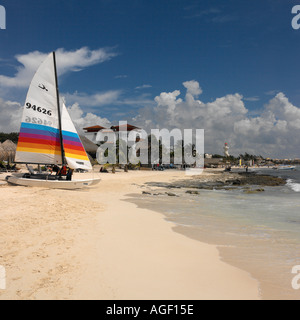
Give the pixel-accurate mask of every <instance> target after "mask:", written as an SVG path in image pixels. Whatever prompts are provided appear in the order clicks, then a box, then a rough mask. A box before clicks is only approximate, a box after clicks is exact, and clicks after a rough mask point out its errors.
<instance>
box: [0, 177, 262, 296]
mask: <svg viewBox="0 0 300 320" xmlns="http://www.w3.org/2000/svg"><path fill="white" fill-rule="evenodd" d="M99 175H100V174H97V175H95V177H99ZM88 176H89V174H79V175H78V177H79V178H81V179H83V178H85V177H88ZM4 177H5V175H3V174H2V175H0V180H1V179H3V178H4ZM100 177H101V178H102V181H101V183H100V184H99V185H98V186H95V187H93V188H88V189H85V190H77V191H64V190H49V189H39V188H25V187H12V186H0V202H1V211H0V265H2V266H4V267H5V268H6V274H7V288H6V290H0V299H1V300H4V299H13V300H15V299H106V300H107V299H115V300H120V299H122V300H123V299H129V300H132V299H141V300H146V299H151V300H152V299H156V300H161V299H171V300H173V299H184V300H187V299H189V300H198V299H260V295H259V284H258V282H257V281H256V280H255V279H253V278H251V276H250V275H249V274H248V273H246V272H245V271H242V270H240V269H237V268H235V267H233V266H230V265H228V264H226V263H224V262H222V261H221V259H220V256H219V252H218V249H217V247H216V246H213V245H208V244H205V243H202V242H199V241H196V240H193V239H190V238H188V237H186V236H184V235H181V234H179V233H176V232H174V230H173V228H174V227H175V225H174V224H173V223H171V222H168V221H166V220H165V219H164V216H163V215H162V214H160V213H157V212H155V211H152V210H148V209H139V208H138V207H137V206H136V205H135V204H133V203H130V202H127V201H124V200H126V199H127V195H128V194H134V193H139V194H141V192H142V190H143V189H142V188H141V186H142V185H143V184H144V183H145V182H167V181H172V180H175V179H183V178H185V174H184V172H179V171H165V172H152V171H134V172H129V173H124V172H118V173H116V174H115V175H114V174H102V175H101V176H100Z"/></svg>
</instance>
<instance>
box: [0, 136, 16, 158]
mask: <svg viewBox="0 0 300 320" xmlns="http://www.w3.org/2000/svg"><path fill="white" fill-rule="evenodd" d="M2 148H3V149H4V151H5V152H6V154H7V156H6V159H5V160H6V161H8V162H13V161H14V159H15V155H16V151H17V146H16V145H15V144H14V143H13V142H12V141H11V140H6V141H5V142H4V143H2Z"/></svg>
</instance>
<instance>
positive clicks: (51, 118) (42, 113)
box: [15, 53, 62, 164]
mask: <svg viewBox="0 0 300 320" xmlns="http://www.w3.org/2000/svg"><path fill="white" fill-rule="evenodd" d="M15 162H17V163H33V164H34V163H36V164H62V155H61V144H60V131H59V120H58V107H57V90H56V75H55V62H54V54H53V53H51V54H50V55H49V56H48V57H47V59H46V60H45V61H44V62H43V63H42V64H41V66H40V67H39V69H38V70H37V72H36V74H35V76H34V78H33V80H32V82H31V85H30V88H29V91H28V94H27V98H26V102H25V106H24V112H23V118H22V124H21V130H20V136H19V142H18V147H17V153H16V158H15Z"/></svg>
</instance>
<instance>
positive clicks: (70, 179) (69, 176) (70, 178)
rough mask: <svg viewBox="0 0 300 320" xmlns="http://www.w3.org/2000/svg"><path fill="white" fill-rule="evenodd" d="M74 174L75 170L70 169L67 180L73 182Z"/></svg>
mask: <svg viewBox="0 0 300 320" xmlns="http://www.w3.org/2000/svg"><path fill="white" fill-rule="evenodd" d="M73 172H74V170H73V169H71V168H69V170H68V173H67V178H66V180H67V181H72V176H73Z"/></svg>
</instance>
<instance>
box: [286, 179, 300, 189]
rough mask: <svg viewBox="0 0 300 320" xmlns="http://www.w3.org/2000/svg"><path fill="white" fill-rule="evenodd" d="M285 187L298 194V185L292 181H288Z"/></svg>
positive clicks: (299, 185)
mask: <svg viewBox="0 0 300 320" xmlns="http://www.w3.org/2000/svg"><path fill="white" fill-rule="evenodd" d="M287 186H288V187H289V188H291V189H292V190H293V191H295V192H300V183H295V181H294V180H291V179H290V180H288V181H287Z"/></svg>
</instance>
